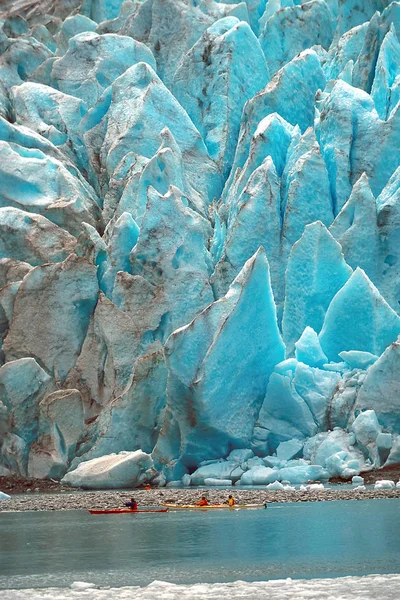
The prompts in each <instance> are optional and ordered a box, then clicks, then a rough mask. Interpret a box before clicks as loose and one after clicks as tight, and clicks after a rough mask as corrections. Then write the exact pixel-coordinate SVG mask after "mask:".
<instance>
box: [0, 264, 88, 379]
mask: <svg viewBox="0 0 400 600" xmlns="http://www.w3.org/2000/svg"><path fill="white" fill-rule="evenodd" d="M97 294H98V285H97V277H96V269H95V268H94V267H93V265H91V264H89V263H88V262H87V261H86V260H84V259H82V258H78V257H77V256H75V255H73V254H72V255H71V256H70V257H68V258H67V259H66V260H65V261H64V262H62V263H56V264H49V265H43V266H40V267H36V268H35V269H32V271H30V272H29V273H28V274H27V275H26V277H25V278H24V280H23V282H22V284H21V286H20V288H19V290H18V293H17V296H16V298H15V302H14V315H13V320H12V323H11V327H10V331H9V333H8V336H7V338H6V340H5V342H4V345H3V350H4V353H5V355H6V359H7V361H9V360H14V359H18V358H23V357H25V356H32V357H33V358H35V359H37V360H38V362H39V363H40V364H41V365H43V366H44V367H45V368H46V370H47V371H48V372H49V373H51V374H52V375H54V377H55V378H56V379H59V380H61V381H63V380H64V379H65V377H66V375H67V373H68V371H69V370H70V369H71V368H72V367H73V366H74V364H75V362H76V359H77V356H78V354H79V352H80V349H81V346H82V343H83V340H84V338H85V335H86V330H87V327H88V325H89V319H90V316H91V314H92V312H93V310H94V308H95V306H96V301H97ZM60 315H63V318H62V319H61V318H60Z"/></svg>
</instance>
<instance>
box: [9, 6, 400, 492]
mask: <svg viewBox="0 0 400 600" xmlns="http://www.w3.org/2000/svg"><path fill="white" fill-rule="evenodd" d="M3 4H4V3H3ZM14 4H15V3H12V2H9V1H6V2H5V4H4V6H6V7H7V8H3V7H2V9H1V10H2V12H1V13H0V159H1V160H0V343H1V352H0V379H1V380H2V381H3V384H2V385H1V386H0V388H1V389H0V392H1V393H0V467H1V469H2V471H1V472H3V471H4V470H9V471H13V472H14V471H15V472H19V473H21V474H23V475H27V474H30V475H38V476H40V477H45V476H48V477H62V476H63V475H64V474H65V473H67V472H68V471H70V472H72V471H73V470H74V469H76V468H77V467H78V465H79V464H80V463H81V462H85V461H87V460H92V459H93V460H98V459H100V458H102V457H105V456H112V455H113V453H121V452H122V453H123V452H125V451H126V452H133V453H135V452H136V451H138V450H142V451H143V452H145V453H146V456H147V455H150V454H151V456H152V458H151V461H153V462H152V463H151V464H153V463H154V465H155V467H154V468H155V469H157V479H156V481H157V482H158V483H159V484H163V483H165V482H166V481H175V482H177V481H178V482H182V485H183V484H184V485H189V484H190V483H195V482H198V483H201V484H203V483H204V482H206V481H213V482H215V481H216V480H223V481H225V482H227V481H229V482H231V483H233V484H237V483H238V482H241V483H242V484H245V483H254V484H257V483H260V484H261V483H262V484H263V485H264V484H267V485H269V484H272V485H275V486H277V487H279V486H284V485H286V484H285V483H276V482H285V481H286V482H288V481H290V482H292V483H296V482H297V483H303V482H304V481H307V480H309V479H318V478H322V479H326V478H328V477H329V476H332V475H335V476H338V475H340V476H352V475H356V474H358V473H359V472H360V470H362V469H363V468H365V467H366V466H368V465H371V464H372V465H374V466H376V467H378V466H381V465H383V464H385V463H386V462H388V464H390V463H395V462H399V460H400V458H399V456H400V451H399V448H400V437H399V436H400V425H399V418H400V416H399V415H400V406H399V403H398V400H397V398H398V391H399V390H398V388H399V385H400V384H399V375H398V373H399V369H398V368H397V366H398V365H397V359H398V348H397V346H398V342H397V341H396V340H397V337H398V335H399V334H400V318H399V310H400V308H399V307H400V273H399V265H400V251H399V247H400V211H399V206H400V192H399V189H400V160H399V153H398V140H399V114H400V112H399V111H400V108H399V107H400V103H399V100H400V92H399V90H400V86H399V81H400V75H399V62H400V61H399V58H400V46H399V38H398V35H399V31H400V5H399V3H398V2H390V1H388V0H365V1H363V2H360V0H350V1H344V0H343V1H342V0H340V1H337V0H307V1H306V0H268V1H267V0H246V1H245V2H235V1H233V0H225V1H224V2H220V1H214V0H135V1H130V0H127V1H125V2H122V1H121V0H83V1H81V0H70V1H69V2H68V3H65V2H64V3H56V4H57V6H54V7H53V9H54V10H53V12H52V14H51V15H49V14H48V13H49V10H48V9H47V8H46V7H48V5H49V4H48V2H41V3H38V5H37V6H36V5H35V7H32V6H30V8H29V10H28V9H27V6H25V4H24V0H21V2H19V3H18V7H17V8H16V7H15V6H14ZM17 12H19V13H20V14H17ZM53 13H54V14H53ZM10 382H11V383H10ZM14 384H15V386H14ZM13 386H14V387H15V394H14V395H13V394H12V393H11V390H12V389H13ZM29 390H31V391H29ZM122 456H124V455H122ZM135 456H136V455H135ZM151 461H148V462H149V464H150V462H151ZM210 461H211V462H210ZM218 461H219V462H218ZM112 462H113V461H112V459H107V460H105V461H104V465H108V466H104V469H105V472H107V473H108V475H107V476H106V477H108V478H109V480H110V482H111V483H110V485H111V486H112V483H113V477H116V475H115V472H114V471H113V468H112ZM145 462H146V461H145ZM102 464H103V463H102ZM135 464H136V463H135ZM140 464H141V463H140ZM146 464H147V462H146ZM110 465H111V466H110ZM143 465H144V463H143ZM135 468H136V467H135ZM143 469H144V466H143V468H142V466H140V465H139V467H138V469H137V472H136V471H135V481H136V482H139V481H141V480H143V477H144V471H143ZM146 469H147V471H148V468H147V467H146ZM151 469H153V467H151ZM142 471H143V472H142ZM84 472H85V470H84V469H83V470H82V471H79V473H80V474H79V473H78V475H79V477H75V476H72V477H71V481H78V480H79V481H81V475H82V473H84ZM113 473H114V475H113ZM192 475H193V478H192ZM147 476H148V475H146V477H147ZM155 476H156V471H155V470H152V471H151V477H155ZM174 485H178V483H174ZM280 489H281V488H280Z"/></svg>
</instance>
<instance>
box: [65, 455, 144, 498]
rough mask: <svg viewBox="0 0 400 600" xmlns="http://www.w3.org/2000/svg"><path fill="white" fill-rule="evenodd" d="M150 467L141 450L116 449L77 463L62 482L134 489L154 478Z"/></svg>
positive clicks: (84, 485)
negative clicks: (117, 451)
mask: <svg viewBox="0 0 400 600" xmlns="http://www.w3.org/2000/svg"><path fill="white" fill-rule="evenodd" d="M152 467H153V461H152V459H151V456H150V455H149V454H145V453H144V452H142V451H141V450H136V452H120V453H119V454H109V455H107V456H102V457H100V458H94V459H93V460H89V461H86V462H81V464H80V465H79V466H78V467H77V468H76V469H75V470H73V471H70V472H69V473H67V474H66V475H65V476H64V477H63V479H62V482H63V483H69V484H70V485H72V487H83V488H84V489H96V488H104V489H107V488H134V487H137V486H139V485H140V484H141V483H143V482H144V481H146V480H147V479H148V478H149V477H150V478H152V477H154V475H155V474H156V473H155V472H153V473H151V470H152Z"/></svg>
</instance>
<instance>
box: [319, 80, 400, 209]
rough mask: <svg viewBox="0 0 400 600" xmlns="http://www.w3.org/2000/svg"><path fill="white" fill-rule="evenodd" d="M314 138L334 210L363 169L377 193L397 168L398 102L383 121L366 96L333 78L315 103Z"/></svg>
mask: <svg viewBox="0 0 400 600" xmlns="http://www.w3.org/2000/svg"><path fill="white" fill-rule="evenodd" d="M318 106H319V110H320V118H319V121H318V123H317V126H316V129H317V139H318V140H319V143H320V146H321V152H322V155H323V157H324V160H325V162H326V165H327V168H328V173H329V177H330V183H331V193H332V199H333V208H334V211H335V214H337V213H338V212H340V210H341V209H342V207H343V206H344V204H345V203H346V202H347V200H348V199H349V196H350V194H351V190H352V186H353V185H354V184H355V183H356V182H357V181H358V180H359V178H360V177H361V175H362V174H363V173H364V172H365V173H366V174H367V176H368V178H369V184H370V187H371V190H372V193H373V194H374V196H375V197H376V196H377V195H378V194H380V192H381V191H382V189H383V188H384V187H385V185H386V184H387V182H388V180H389V178H390V177H391V175H392V174H393V172H394V171H395V170H396V168H397V167H398V166H399V158H398V154H397V152H395V151H394V148H395V147H396V146H397V139H398V135H399V134H398V131H399V122H400V121H399V119H400V116H399V115H400V112H399V106H398V107H397V108H396V109H395V110H393V111H392V113H391V115H390V117H389V119H388V120H387V121H381V119H380V118H379V116H378V113H377V112H376V109H375V105H374V102H373V100H372V98H371V96H370V95H369V94H367V93H366V92H364V91H363V90H360V89H358V88H356V87H353V86H351V85H349V84H348V83H346V82H345V81H343V80H340V79H339V80H337V81H336V83H335V84H334V86H333V89H332V91H331V93H330V94H327V95H325V96H324V95H322V96H321V99H320V102H318Z"/></svg>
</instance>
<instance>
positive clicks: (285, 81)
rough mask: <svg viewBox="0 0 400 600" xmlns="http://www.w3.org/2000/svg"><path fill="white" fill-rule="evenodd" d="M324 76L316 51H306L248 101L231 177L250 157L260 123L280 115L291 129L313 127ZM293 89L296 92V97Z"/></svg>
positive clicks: (323, 85)
mask: <svg viewBox="0 0 400 600" xmlns="http://www.w3.org/2000/svg"><path fill="white" fill-rule="evenodd" d="M325 83H326V81H325V75H324V73H323V71H322V68H321V63H320V61H319V58H318V56H317V54H316V53H315V52H314V50H305V51H304V52H301V54H299V56H296V57H295V58H294V59H293V60H291V61H290V62H289V63H288V64H287V65H285V66H284V67H283V68H282V70H281V71H280V72H279V73H277V74H276V75H275V76H274V77H273V78H272V79H271V81H270V82H269V84H268V85H267V86H266V88H265V89H264V90H262V91H261V92H258V94H256V95H255V96H254V98H252V99H251V100H249V101H248V102H247V103H246V104H245V107H244V109H243V116H242V122H241V126H240V132H239V139H238V147H237V150H236V154H235V159H234V162H233V165H232V171H231V177H230V178H229V179H228V181H227V187H228V186H229V185H230V183H231V178H232V177H233V176H234V175H235V173H236V169H237V168H242V167H243V165H244V163H245V162H246V160H247V158H248V156H249V149H250V144H251V140H252V138H253V135H254V133H255V131H256V129H257V127H258V125H259V123H260V121H261V120H262V119H263V118H264V117H266V116H268V115H270V114H273V113H278V114H279V115H280V116H281V117H282V118H283V119H285V121H287V122H288V123H290V124H291V125H299V127H300V129H301V130H302V131H305V130H306V129H307V127H310V126H312V125H313V124H314V117H315V107H314V97H315V94H316V92H317V91H318V89H323V88H324V87H325ZM293 89H296V90H297V93H296V96H294V95H293Z"/></svg>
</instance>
